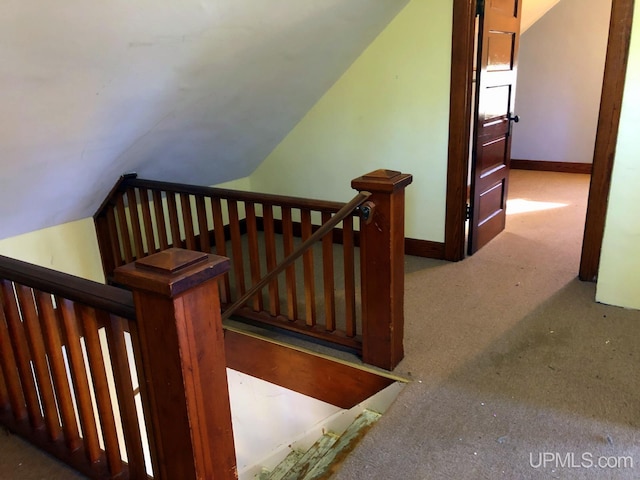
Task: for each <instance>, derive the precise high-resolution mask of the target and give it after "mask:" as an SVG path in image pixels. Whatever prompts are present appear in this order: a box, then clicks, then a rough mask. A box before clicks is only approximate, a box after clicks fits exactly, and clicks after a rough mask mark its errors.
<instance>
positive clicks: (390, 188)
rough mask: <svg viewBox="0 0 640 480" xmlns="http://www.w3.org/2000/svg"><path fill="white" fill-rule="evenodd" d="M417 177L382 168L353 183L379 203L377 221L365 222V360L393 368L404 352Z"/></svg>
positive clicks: (362, 262) (362, 233)
mask: <svg viewBox="0 0 640 480" xmlns="http://www.w3.org/2000/svg"><path fill="white" fill-rule="evenodd" d="M412 181H413V177H412V176H411V175H407V174H402V173H400V172H395V171H391V170H376V171H375V172H372V173H369V174H367V175H364V176H362V177H359V178H356V179H355V180H353V181H352V182H351V187H352V188H354V189H356V190H358V191H368V192H371V194H372V195H371V197H369V201H370V202H372V203H373V204H374V205H375V208H374V209H373V217H372V218H371V220H370V221H369V222H368V223H365V222H363V221H361V222H360V272H361V276H362V280H361V284H362V318H363V320H362V359H363V361H364V362H365V363H369V364H371V365H375V366H378V367H381V368H386V369H387V370H392V369H393V368H395V366H396V365H398V363H399V362H400V360H402V358H403V356H404V348H403V345H402V340H403V338H402V337H403V335H404V190H405V188H406V186H407V185H409V184H410V183H411V182H412Z"/></svg>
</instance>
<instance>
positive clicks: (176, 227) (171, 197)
mask: <svg viewBox="0 0 640 480" xmlns="http://www.w3.org/2000/svg"><path fill="white" fill-rule="evenodd" d="M167 206H168V210H169V225H170V227H171V243H172V246H173V247H174V248H180V247H182V246H183V241H182V235H181V234H180V223H179V219H178V205H177V204H176V194H175V193H172V192H167Z"/></svg>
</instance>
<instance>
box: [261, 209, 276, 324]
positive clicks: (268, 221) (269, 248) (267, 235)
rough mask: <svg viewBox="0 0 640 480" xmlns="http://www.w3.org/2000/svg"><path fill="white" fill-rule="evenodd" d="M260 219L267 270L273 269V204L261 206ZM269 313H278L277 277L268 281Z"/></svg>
mask: <svg viewBox="0 0 640 480" xmlns="http://www.w3.org/2000/svg"><path fill="white" fill-rule="evenodd" d="M262 211H263V213H262V219H263V222H264V242H265V250H266V253H267V272H270V271H272V270H275V268H276V267H277V266H278V259H277V255H276V230H275V224H274V220H273V205H271V204H265V205H263V207H262ZM269 313H270V314H271V315H273V316H274V317H275V316H277V315H280V294H279V292H278V279H277V278H275V279H273V280H272V281H271V282H269Z"/></svg>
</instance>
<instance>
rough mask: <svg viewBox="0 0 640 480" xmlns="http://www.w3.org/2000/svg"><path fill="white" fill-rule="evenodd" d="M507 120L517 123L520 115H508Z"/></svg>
mask: <svg viewBox="0 0 640 480" xmlns="http://www.w3.org/2000/svg"><path fill="white" fill-rule="evenodd" d="M509 120H510V121H512V122H515V123H518V122H519V121H520V115H511V114H509Z"/></svg>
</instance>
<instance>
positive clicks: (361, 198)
mask: <svg viewBox="0 0 640 480" xmlns="http://www.w3.org/2000/svg"><path fill="white" fill-rule="evenodd" d="M370 196H371V193H369V192H364V191H363V192H359V193H358V194H357V195H356V196H355V197H353V199H352V200H351V201H350V202H349V203H347V204H346V205H344V206H343V207H342V208H341V209H340V210H339V211H338V212H337V213H336V214H335V215H334V216H333V217H331V219H329V221H327V222H326V223H324V224H322V226H320V228H318V229H317V230H316V231H315V232H314V233H313V234H312V235H311V236H310V237H309V238H307V239H306V240H305V241H304V242H302V244H300V246H299V247H298V248H296V249H295V250H294V251H293V252H292V253H291V254H290V255H289V256H288V257H287V258H285V259H284V260H282V261H281V262H280V263H279V264H278V265H277V266H276V267H275V268H274V269H273V270H271V271H270V272H269V273H267V274H266V275H265V276H264V277H262V279H261V280H260V281H259V282H257V283H256V284H255V285H254V286H253V287H251V288H250V289H249V290H247V292H246V293H245V294H244V295H243V296H242V297H240V298H239V299H238V300H237V301H236V302H234V303H233V304H232V305H231V306H229V307H228V308H227V309H226V310H225V311H224V313H223V314H222V320H226V319H228V318H229V317H230V316H231V315H233V314H234V312H235V311H236V310H238V309H239V308H240V307H242V306H243V305H244V304H245V303H247V301H249V299H251V297H253V296H254V295H255V294H256V293H258V292H259V291H260V290H261V289H262V288H264V287H265V286H266V285H267V284H268V283H269V282H270V281H271V280H273V279H274V278H275V277H276V276H277V275H278V274H279V273H281V272H283V271H284V270H285V269H286V268H287V267H288V266H289V265H291V264H292V263H293V262H295V261H296V259H297V258H299V257H300V256H301V255H302V254H303V253H304V252H306V251H307V250H309V248H311V247H312V246H313V244H315V243H316V242H317V241H318V240H320V239H321V238H322V237H324V236H325V235H326V234H328V233H329V232H330V231H331V230H333V227H335V226H336V225H337V224H338V223H340V222H341V221H342V220H344V219H345V218H346V217H348V216H349V215H351V214H352V212H353V211H354V210H355V209H356V208H357V207H359V206H360V205H362V204H363V203H364V202H365V201H366V200H367V199H368V198H369V197H370Z"/></svg>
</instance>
